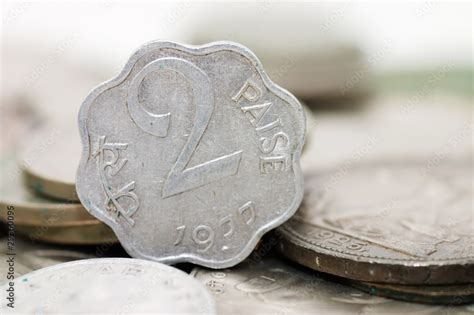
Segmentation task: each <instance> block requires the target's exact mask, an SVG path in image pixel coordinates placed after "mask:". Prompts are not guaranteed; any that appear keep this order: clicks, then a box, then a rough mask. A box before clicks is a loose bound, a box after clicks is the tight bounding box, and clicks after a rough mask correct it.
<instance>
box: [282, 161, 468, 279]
mask: <svg viewBox="0 0 474 315" xmlns="http://www.w3.org/2000/svg"><path fill="white" fill-rule="evenodd" d="M472 178H473V177H472V166H471V163H470V161H465V162H462V161H457V162H456V161H451V162H445V163H442V164H439V163H431V162H429V161H419V162H413V161H410V162H409V161H405V162H404V161H398V162H380V163H375V162H374V163H371V164H366V165H363V166H359V167H354V168H343V169H336V170H334V171H327V172H319V173H312V174H309V175H308V176H307V177H306V182H305V184H306V194H305V198H304V201H303V204H302V206H301V207H300V209H299V211H298V212H297V214H296V215H295V216H294V217H293V218H292V219H291V220H290V221H288V222H287V223H285V224H284V225H283V226H282V227H281V228H280V229H279V231H280V233H281V234H282V239H281V244H280V250H281V252H282V253H283V254H284V255H285V256H287V257H289V258H291V259H293V260H295V261H297V262H299V263H301V264H303V265H305V266H308V267H310V268H313V269H315V270H318V271H323V272H327V273H331V274H334V275H338V276H341V277H346V278H350V279H355V280H361V281H368V282H380V283H395V284H420V285H421V284H422V285H426V284H454V283H472V282H474V245H473V244H474V232H473V229H472V226H473V217H474V214H473V211H472V198H473V186H472Z"/></svg>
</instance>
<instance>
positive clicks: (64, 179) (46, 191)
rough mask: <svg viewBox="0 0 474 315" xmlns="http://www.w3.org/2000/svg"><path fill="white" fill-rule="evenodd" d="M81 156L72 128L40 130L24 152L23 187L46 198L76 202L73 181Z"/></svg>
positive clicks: (77, 137)
mask: <svg viewBox="0 0 474 315" xmlns="http://www.w3.org/2000/svg"><path fill="white" fill-rule="evenodd" d="M80 156H81V141H80V140H79V133H78V131H77V130H76V129H75V128H71V127H66V126H52V127H48V128H47V129H45V130H42V131H41V132H39V133H38V134H36V136H35V137H34V139H33V140H32V141H31V143H30V142H29V143H28V144H27V148H25V149H24V152H23V156H22V162H21V165H22V170H23V172H24V174H25V179H26V184H27V185H28V186H29V187H30V188H32V189H34V190H35V191H36V192H38V193H40V194H42V195H45V196H47V197H51V198H55V199H60V200H68V201H79V198H78V197H77V194H76V180H75V177H76V171H77V166H78V165H79V159H80Z"/></svg>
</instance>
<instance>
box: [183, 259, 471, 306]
mask: <svg viewBox="0 0 474 315" xmlns="http://www.w3.org/2000/svg"><path fill="white" fill-rule="evenodd" d="M250 258H252V259H250ZM250 258H249V259H247V260H246V261H245V262H243V263H242V264H239V265H238V266H237V267H234V268H232V269H227V270H220V271H216V270H210V269H205V268H201V267H197V268H195V269H194V270H193V272H192V275H194V277H196V279H198V280H199V281H200V282H201V283H202V284H204V285H206V287H207V288H208V290H209V291H210V292H211V293H212V295H213V296H214V298H215V300H216V306H217V312H218V313H219V314H245V315H251V314H288V315H289V314H298V315H301V314H338V315H341V314H425V315H427V314H463V312H465V313H468V307H465V306H464V307H463V306H461V307H443V306H433V305H431V306H428V305H421V304H413V303H406V302H400V301H395V300H390V299H385V298H381V297H377V296H372V295H369V294H368V293H364V292H362V291H359V290H357V289H354V288H352V287H349V286H346V285H343V284H340V283H337V282H332V281H329V280H327V279H325V278H322V277H321V275H320V274H318V273H314V272H311V270H309V269H306V268H302V267H299V266H297V265H293V264H289V263H288V262H286V261H282V260H279V259H276V258H268V257H267V258H264V259H262V260H257V259H256V258H254V257H253V256H252V257H250Z"/></svg>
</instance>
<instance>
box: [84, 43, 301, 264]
mask: <svg viewBox="0 0 474 315" xmlns="http://www.w3.org/2000/svg"><path fill="white" fill-rule="evenodd" d="M79 127H80V133H81V139H82V144H83V154H82V158H81V162H80V165H79V169H78V173H77V181H76V182H77V184H76V186H77V187H76V188H77V192H78V196H79V198H80V200H81V202H82V203H83V204H84V206H85V207H86V208H87V210H88V211H89V212H90V213H92V214H93V215H94V216H96V217H97V218H99V219H100V220H102V221H104V222H105V223H107V224H108V225H109V226H111V227H112V228H113V230H114V231H115V233H116V234H117V236H118V238H119V240H120V242H121V243H122V245H123V246H124V248H125V249H126V250H127V252H128V253H129V254H130V255H131V256H133V257H137V258H145V259H149V260H154V261H159V262H165V263H177V262H183V261H188V262H193V263H196V264H200V265H204V266H208V267H212V268H224V267H228V266H232V265H235V264H237V263H239V262H240V261H242V260H243V259H244V258H245V257H247V256H248V255H249V254H250V252H251V251H252V249H253V248H254V247H255V245H256V243H257V242H258V240H259V239H260V237H261V236H262V235H263V234H264V233H265V232H267V231H269V230H270V229H272V228H275V227H277V226H278V225H280V224H282V223H283V222H284V221H286V220H287V219H288V218H290V217H291V216H292V215H293V213H294V212H295V211H296V209H297V207H298V206H299V204H300V202H301V199H302V195H303V178H302V175H301V169H300V165H299V159H300V154H301V149H302V146H303V142H304V134H305V117H304V113H303V110H302V107H301V105H300V104H299V103H298V101H297V100H296V99H295V98H294V97H293V96H292V95H291V94H290V93H288V92H287V91H285V90H283V89H282V88H280V87H278V86H276V85H275V84H273V83H272V82H271V81H270V79H269V78H268V76H267V75H266V74H265V72H264V70H263V68H262V65H261V64H260V62H259V61H258V59H257V58H256V57H255V55H254V54H253V53H252V52H250V51H249V50H248V49H247V48H245V47H243V46H241V45H239V44H235V43H230V42H215V43H211V44H208V45H203V46H185V45H180V44H176V43H172V42H162V41H160V42H152V43H149V44H146V45H145V46H143V47H141V48H140V49H139V50H138V51H137V52H136V53H135V54H133V55H132V57H131V58H130V60H129V61H128V63H127V64H126V66H125V68H124V69H123V71H122V72H121V73H120V74H119V75H118V76H117V77H116V78H114V79H112V80H110V81H108V82H106V83H104V84H102V85H100V86H99V87H97V88H96V89H95V90H93V91H92V92H91V93H90V95H89V96H88V97H87V98H86V100H85V101H84V103H83V105H82V107H81V111H80V113H79Z"/></svg>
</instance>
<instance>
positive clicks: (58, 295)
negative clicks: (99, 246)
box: [0, 258, 215, 314]
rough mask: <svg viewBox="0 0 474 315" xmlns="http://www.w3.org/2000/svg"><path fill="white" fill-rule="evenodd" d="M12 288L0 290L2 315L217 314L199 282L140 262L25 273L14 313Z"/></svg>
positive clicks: (77, 264) (88, 262)
mask: <svg viewBox="0 0 474 315" xmlns="http://www.w3.org/2000/svg"><path fill="white" fill-rule="evenodd" d="M10 287H11V286H9V285H8V284H6V285H4V286H2V287H1V288H0V289H1V292H2V293H1V294H2V301H3V302H2V306H1V308H0V310H1V311H2V314H4V312H5V313H9V312H11V313H22V314H23V313H35V314H39V313H41V314H44V313H48V314H49V313H55V314H69V313H72V312H74V313H83V314H103V313H114V314H117V313H120V314H126V313H133V314H138V313H140V314H141V313H153V314H183V313H185V314H191V313H198V314H215V306H214V301H213V299H212V297H211V295H210V294H209V293H208V292H207V291H206V290H205V288H204V287H203V286H202V285H201V284H200V283H198V282H197V281H196V280H195V279H193V278H192V277H190V276H189V275H187V274H186V273H184V272H182V271H180V270H178V269H176V268H173V267H169V266H166V265H163V264H160V263H156V262H150V261H144V260H139V259H130V258H103V259H85V260H79V261H74V262H68V263H62V264H59V265H55V266H52V267H47V268H44V269H40V270H37V271H34V272H31V273H29V274H26V275H24V276H22V277H20V278H18V279H16V280H15V282H14V285H13V287H14V309H12V308H10V307H9V306H8V304H6V303H5V301H8V300H6V298H7V297H8V291H6V290H8V288H10ZM8 302H9V301H8Z"/></svg>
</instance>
